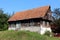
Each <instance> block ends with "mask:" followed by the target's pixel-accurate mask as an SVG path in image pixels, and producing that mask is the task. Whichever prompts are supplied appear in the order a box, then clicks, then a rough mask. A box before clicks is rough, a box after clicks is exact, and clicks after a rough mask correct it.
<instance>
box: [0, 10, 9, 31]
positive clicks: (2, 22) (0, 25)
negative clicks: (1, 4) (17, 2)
mask: <svg viewBox="0 0 60 40" xmlns="http://www.w3.org/2000/svg"><path fill="white" fill-rule="evenodd" d="M9 17H10V16H9V15H8V14H7V13H4V11H3V10H2V9H0V31H3V30H7V28H8V22H7V20H8V19H9Z"/></svg>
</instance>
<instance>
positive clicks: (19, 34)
mask: <svg viewBox="0 0 60 40" xmlns="http://www.w3.org/2000/svg"><path fill="white" fill-rule="evenodd" d="M0 40H60V38H54V37H48V36H44V35H42V36H41V35H40V34H38V33H36V32H29V31H0Z"/></svg>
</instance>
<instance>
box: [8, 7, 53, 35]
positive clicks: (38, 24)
mask: <svg viewBox="0 0 60 40" xmlns="http://www.w3.org/2000/svg"><path fill="white" fill-rule="evenodd" d="M51 22H52V13H51V9H50V6H42V7H38V8H34V9H31V10H26V11H22V12H16V13H15V14H14V15H13V16H12V17H11V18H9V20H8V23H9V27H8V30H29V31H34V32H40V33H41V34H43V33H44V32H45V31H46V30H49V31H51V28H50V23H51Z"/></svg>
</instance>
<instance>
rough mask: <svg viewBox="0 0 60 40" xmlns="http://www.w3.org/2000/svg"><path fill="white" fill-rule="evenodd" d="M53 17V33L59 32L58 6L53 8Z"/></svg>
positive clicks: (59, 15) (59, 14)
mask: <svg viewBox="0 0 60 40" xmlns="http://www.w3.org/2000/svg"><path fill="white" fill-rule="evenodd" d="M52 13H53V17H54V21H53V26H56V27H55V29H54V30H53V31H54V32H55V33H60V8H56V9H54V11H53V12H52Z"/></svg>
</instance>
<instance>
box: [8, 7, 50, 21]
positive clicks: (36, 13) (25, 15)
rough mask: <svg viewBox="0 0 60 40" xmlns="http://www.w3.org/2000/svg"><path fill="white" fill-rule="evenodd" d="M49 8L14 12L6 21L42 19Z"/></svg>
mask: <svg viewBox="0 0 60 40" xmlns="http://www.w3.org/2000/svg"><path fill="white" fill-rule="evenodd" d="M49 8H50V6H43V7H39V8H35V9H32V10H27V11H23V12H16V13H15V14H14V15H13V16H12V17H11V18H10V19H9V20H8V21H17V20H24V19H30V18H39V17H44V16H45V14H46V12H47V11H48V9H49Z"/></svg>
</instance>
